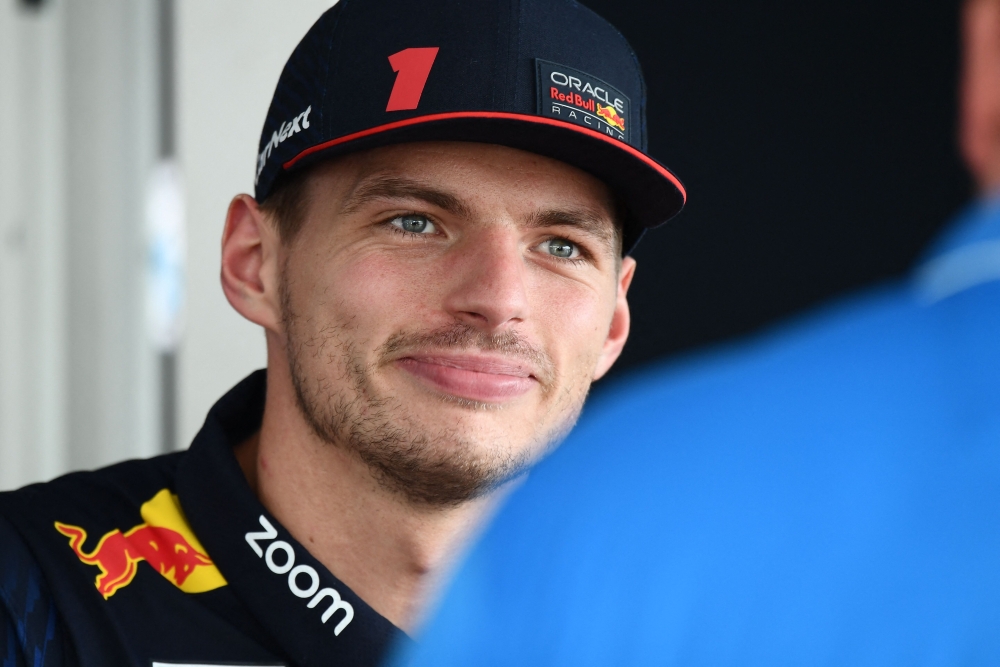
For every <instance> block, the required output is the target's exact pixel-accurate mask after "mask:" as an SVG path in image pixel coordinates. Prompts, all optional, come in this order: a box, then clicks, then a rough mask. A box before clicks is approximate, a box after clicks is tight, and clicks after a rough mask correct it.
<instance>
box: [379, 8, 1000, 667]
mask: <svg viewBox="0 0 1000 667" xmlns="http://www.w3.org/2000/svg"><path fill="white" fill-rule="evenodd" d="M963 37H964V53H965V57H964V72H963V83H962V91H961V106H962V113H961V141H960V143H961V147H962V151H963V153H964V156H965V158H966V161H967V163H968V166H969V168H970V169H971V170H972V172H973V174H974V175H975V177H976V179H977V181H978V183H979V186H980V191H981V196H980V198H979V199H978V200H977V201H976V202H974V203H973V204H971V205H970V206H969V208H968V209H967V210H966V211H965V212H964V213H962V214H961V215H960V216H959V217H958V219H957V220H956V221H955V222H954V224H953V225H952V226H951V228H950V229H949V230H948V232H947V233H946V234H945V235H944V236H943V237H942V238H941V239H940V240H939V242H938V243H937V244H936V246H934V247H933V249H932V250H931V252H930V253H929V255H928V257H927V259H926V261H925V262H923V264H922V266H920V268H919V269H918V270H917V272H916V273H915V275H914V276H913V277H912V278H911V279H908V280H902V281H899V282H895V283H892V284H887V285H883V286H881V287H877V288H875V289H872V290H869V291H866V292H864V293H861V294H858V295H856V296H854V297H852V298H850V299H847V300H844V301H842V302H840V303H838V304H835V305H832V306H830V307H827V308H825V309H824V310H822V311H820V312H818V313H815V314H813V315H811V316H809V317H807V318H805V319H800V320H798V321H796V322H793V323H790V324H788V325H786V326H784V327H782V328H780V329H778V330H777V331H774V332H771V333H770V334H767V335H765V336H762V337H760V338H758V339H756V340H754V341H750V342H747V343H745V344H743V345H741V346H737V347H733V348H730V349H727V350H722V351H719V352H715V353H710V354H707V355H704V356H702V357H700V358H697V359H694V360H691V361H688V362H686V363H683V364H680V365H674V366H668V367H664V368H661V369H659V370H654V371H650V372H647V373H646V374H644V375H639V376H637V377H634V378H632V379H631V380H630V381H629V382H628V383H627V384H623V385H621V386H620V387H619V389H618V391H617V393H615V394H611V395H607V396H605V398H604V399H603V400H601V401H599V402H598V403H595V404H592V405H591V406H590V407H589V408H588V411H587V413H586V414H585V415H584V417H583V419H582V420H581V423H580V425H579V426H578V428H577V430H576V431H574V433H573V434H572V435H571V436H570V438H569V439H568V440H567V442H566V443H564V445H563V447H562V448H561V449H560V450H559V451H558V452H556V453H555V454H554V455H553V456H552V457H551V458H550V459H548V460H546V461H544V462H542V463H541V464H540V465H539V466H538V467H537V468H536V469H535V470H533V471H532V472H531V473H530V475H529V477H528V479H527V481H526V483H525V485H524V486H523V487H522V488H521V489H519V490H518V491H517V492H515V493H514V494H513V496H512V498H511V500H510V502H509V504H508V505H507V506H506V507H505V508H504V509H503V510H502V511H501V512H500V514H499V515H498V518H497V520H496V521H495V523H494V524H493V525H492V526H491V527H490V529H489V530H488V531H487V532H486V533H485V534H484V536H483V539H482V540H481V542H480V543H479V544H478V545H477V546H476V547H475V548H474V550H473V551H472V552H471V554H470V556H469V557H468V559H467V560H466V562H465V563H464V565H463V566H462V567H461V568H460V571H459V574H458V576H457V578H456V580H455V581H454V582H453V585H452V586H451V588H450V590H449V592H448V593H447V595H446V596H445V597H444V599H443V601H442V603H441V605H440V607H439V610H438V612H437V614H436V616H435V617H434V618H433V620H432V621H430V622H429V623H428V625H427V627H426V628H425V629H424V630H423V631H422V632H421V633H420V634H419V635H418V643H417V645H416V646H415V647H411V648H410V649H409V650H408V651H406V652H403V655H402V656H401V658H400V659H399V661H398V664H401V665H405V666H406V667H425V666H426V667H430V666H431V665H435V666H436V665H454V666H458V665H477V666H479V667H482V666H486V665H566V666H570V665H572V666H573V667H583V666H586V665H703V666H704V665H741V666H746V665H852V666H859V665H928V666H929V665H996V664H1000V0H970V1H969V2H967V3H966V4H965V6H964V35H963ZM913 140H914V141H919V140H920V138H919V137H914V138H913ZM925 196H928V197H933V196H934V194H933V193H925Z"/></svg>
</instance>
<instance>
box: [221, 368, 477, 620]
mask: <svg viewBox="0 0 1000 667" xmlns="http://www.w3.org/2000/svg"><path fill="white" fill-rule="evenodd" d="M236 455H237V459H238V460H239V462H240V465H241V467H242V468H243V472H244V473H245V474H246V476H247V480H248V481H249V483H250V485H251V487H252V488H253V489H254V491H255V492H256V494H257V496H258V498H260V500H261V502H262V503H263V504H264V506H265V507H267V509H268V510H269V511H270V512H271V513H272V514H273V515H274V516H275V518H277V519H278V521H280V522H281V523H282V525H284V526H285V528H286V529H288V531H289V532H290V533H291V534H292V535H293V536H294V537H295V538H296V539H297V540H298V541H299V542H301V543H302V545H303V546H304V547H305V548H307V549H308V550H309V552H310V553H311V554H312V555H313V556H314V557H316V558H317V559H318V560H319V561H320V562H321V563H323V564H324V565H325V566H326V567H327V568H328V569H329V570H330V571H331V572H332V573H333V574H334V575H335V576H336V577H337V578H338V579H340V580H341V581H343V582H344V583H345V584H346V585H347V586H349V587H350V588H351V589H352V590H353V591H354V592H355V593H357V594H358V595H359V596H360V597H361V598H362V599H364V600H365V602H367V603H368V604H369V605H370V606H371V607H372V608H373V609H375V611H377V612H379V613H380V614H382V615H383V616H385V617H386V618H387V619H389V620H390V621H391V622H392V623H394V624H395V625H396V626H397V627H400V628H401V629H403V630H404V631H406V632H408V633H412V631H413V629H414V626H415V625H416V623H417V622H418V620H419V613H420V611H421V610H422V609H423V608H424V607H425V606H426V602H427V599H428V597H429V595H431V594H433V590H434V588H436V586H435V583H436V582H437V581H438V580H439V579H440V578H441V577H442V576H443V575H444V574H445V573H446V572H447V570H448V569H449V566H450V565H451V563H452V562H453V560H454V559H455V557H456V556H457V555H458V553H459V552H460V549H461V546H462V544H464V542H465V541H466V540H467V539H468V538H469V536H470V535H471V533H472V532H473V531H474V530H475V528H476V526H478V525H479V523H480V522H481V521H482V519H483V518H484V515H485V514H486V513H487V512H488V511H489V508H490V507H491V506H492V505H493V504H494V503H493V499H492V497H487V498H482V499H478V500H475V501H471V502H468V503H465V504H463V505H460V506H458V507H448V508H437V507H425V506H414V505H413V504H411V503H409V502H407V501H406V499H404V498H403V497H401V496H400V495H399V494H398V493H395V492H393V491H391V490H388V489H386V488H385V487H383V486H382V485H380V484H379V483H378V481H377V480H376V479H375V478H374V477H373V476H372V474H371V472H370V471H369V469H368V467H367V466H366V465H365V464H364V463H363V462H362V461H361V460H360V458H359V457H358V456H356V455H355V454H354V453H353V452H350V451H347V450H346V449H345V448H342V447H339V446H336V445H331V444H330V443H327V442H324V441H322V440H320V439H319V438H318V437H317V436H316V435H315V433H314V432H313V431H312V429H310V428H309V426H308V425H307V424H306V422H305V420H304V419H303V418H302V416H301V414H300V412H299V409H298V407H297V405H296V403H295V395H294V390H293V389H292V385H291V380H290V378H289V377H288V372H287V366H285V369H282V368H281V367H280V364H278V363H269V364H268V378H267V400H266V403H265V408H264V420H263V424H262V426H261V430H260V431H259V432H258V433H257V434H255V435H254V436H253V437H252V438H250V439H249V440H247V441H246V442H244V443H242V444H241V445H239V446H238V447H237V448H236Z"/></svg>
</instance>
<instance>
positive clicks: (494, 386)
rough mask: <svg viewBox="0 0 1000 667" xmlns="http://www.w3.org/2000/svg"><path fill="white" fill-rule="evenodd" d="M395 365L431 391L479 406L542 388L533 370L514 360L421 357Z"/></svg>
mask: <svg viewBox="0 0 1000 667" xmlns="http://www.w3.org/2000/svg"><path fill="white" fill-rule="evenodd" d="M394 363H395V365H396V366H397V367H399V368H400V369H402V370H404V371H406V372H407V373H409V374H410V375H411V376H413V377H414V378H416V379H417V380H418V381H419V382H421V383H422V384H424V385H425V386H429V387H430V388H431V389H434V390H436V391H438V392H441V393H444V394H448V395H450V396H454V397H456V398H463V399H466V400H469V401H476V402H479V403H503V402H505V401H508V400H511V399H514V398H517V397H518V396H522V395H524V394H526V393H528V392H529V391H531V390H532V389H534V388H535V386H537V385H538V379H537V378H536V377H535V375H534V373H533V372H532V369H531V367H530V366H529V365H528V364H526V363H524V362H521V361H518V360H515V359H511V358H510V357H502V356H492V355H484V354H427V355H424V354H420V355H410V356H407V357H402V358H401V359H397V360H396V361H395V362H394Z"/></svg>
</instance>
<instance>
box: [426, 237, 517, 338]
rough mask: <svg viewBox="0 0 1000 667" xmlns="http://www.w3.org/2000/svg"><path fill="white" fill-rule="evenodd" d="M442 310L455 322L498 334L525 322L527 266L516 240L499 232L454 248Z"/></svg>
mask: <svg viewBox="0 0 1000 667" xmlns="http://www.w3.org/2000/svg"><path fill="white" fill-rule="evenodd" d="M455 252H456V253H457V257H456V258H455V261H454V263H452V265H451V270H452V276H451V279H450V280H449V290H448V292H447V295H446V297H445V304H444V307H445V310H447V311H448V312H449V313H450V314H451V315H452V316H453V317H455V319H457V320H458V321H460V322H464V323H466V324H470V325H472V326H475V327H477V328H480V329H482V330H485V331H490V332H498V331H502V330H504V329H509V328H510V327H511V326H513V325H515V324H517V323H519V322H522V321H524V319H525V317H526V316H527V313H528V289H527V278H528V275H527V271H528V267H527V265H526V263H525V260H524V255H523V252H522V250H521V248H520V244H519V243H518V239H517V238H516V236H514V235H513V234H509V233H504V231H498V232H497V233H494V234H483V235H479V236H478V238H476V239H469V240H468V241H467V242H466V243H463V244H462V246H461V247H460V248H456V249H455Z"/></svg>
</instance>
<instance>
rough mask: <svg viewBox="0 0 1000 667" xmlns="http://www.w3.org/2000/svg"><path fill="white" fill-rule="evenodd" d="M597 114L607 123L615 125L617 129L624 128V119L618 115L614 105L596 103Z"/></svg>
mask: <svg viewBox="0 0 1000 667" xmlns="http://www.w3.org/2000/svg"><path fill="white" fill-rule="evenodd" d="M597 115H598V116H600V117H601V118H603V119H604V122H606V123H607V124H608V125H611V126H613V127H617V128H618V129H619V130H624V129H625V119H624V118H622V117H621V116H619V115H618V110H617V109H615V108H614V107H612V106H604V105H603V104H598V105H597Z"/></svg>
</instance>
